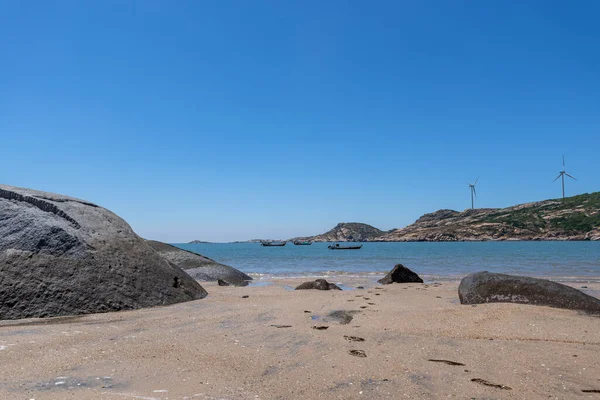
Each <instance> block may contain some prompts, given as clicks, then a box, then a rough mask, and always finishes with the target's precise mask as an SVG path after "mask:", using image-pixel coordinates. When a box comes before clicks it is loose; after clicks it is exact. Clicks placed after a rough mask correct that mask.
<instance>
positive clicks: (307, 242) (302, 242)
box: [292, 240, 312, 246]
mask: <svg viewBox="0 0 600 400" xmlns="http://www.w3.org/2000/svg"><path fill="white" fill-rule="evenodd" d="M292 243H294V244H295V245H296V246H310V245H311V244H312V242H311V241H310V240H294V241H293V242H292Z"/></svg>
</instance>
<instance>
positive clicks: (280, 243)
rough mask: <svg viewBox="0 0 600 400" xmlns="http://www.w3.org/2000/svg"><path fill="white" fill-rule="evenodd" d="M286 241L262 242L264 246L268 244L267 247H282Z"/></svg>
mask: <svg viewBox="0 0 600 400" xmlns="http://www.w3.org/2000/svg"><path fill="white" fill-rule="evenodd" d="M285 243H286V242H261V245H262V246H267V247H281V246H285Z"/></svg>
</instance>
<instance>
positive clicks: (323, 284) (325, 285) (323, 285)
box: [296, 279, 342, 290]
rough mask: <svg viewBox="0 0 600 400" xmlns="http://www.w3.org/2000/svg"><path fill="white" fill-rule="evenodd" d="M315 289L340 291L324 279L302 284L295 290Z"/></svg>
mask: <svg viewBox="0 0 600 400" xmlns="http://www.w3.org/2000/svg"><path fill="white" fill-rule="evenodd" d="M305 289H317V290H342V289H341V288H340V287H339V286H337V285H336V284H335V283H329V282H327V281H326V280H325V279H317V280H315V281H312V282H304V283H303V284H301V285H300V286H298V287H297V288H296V290H305Z"/></svg>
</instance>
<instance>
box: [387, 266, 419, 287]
mask: <svg viewBox="0 0 600 400" xmlns="http://www.w3.org/2000/svg"><path fill="white" fill-rule="evenodd" d="M377 282H379V283H381V284H382V285H389V284H390V283H394V282H395V283H407V282H417V283H423V279H421V277H420V276H419V275H417V274H415V273H414V272H412V271H411V270H410V269H408V268H406V267H405V266H404V265H402V264H396V266H394V268H393V269H392V270H391V271H390V272H388V274H387V275H386V276H384V277H383V278H381V279H380V280H378V281H377Z"/></svg>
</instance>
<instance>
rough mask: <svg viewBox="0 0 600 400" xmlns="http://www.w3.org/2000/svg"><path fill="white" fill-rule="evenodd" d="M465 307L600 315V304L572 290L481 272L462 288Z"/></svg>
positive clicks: (459, 290) (522, 277)
mask: <svg viewBox="0 0 600 400" xmlns="http://www.w3.org/2000/svg"><path fill="white" fill-rule="evenodd" d="M458 297H459V298H460V302H461V303H462V304H481V303H520V304H532V305H539V306H549V307H556V308H567V309H571V310H580V311H585V312H588V313H600V300H599V299H597V298H595V297H592V296H589V295H587V294H585V293H583V292H581V291H579V290H577V289H574V288H572V287H570V286H566V285H562V284H560V283H557V282H552V281H549V280H546V279H536V278H530V277H527V276H515V275H505V274H495V273H490V272H487V271H483V272H477V273H474V274H471V275H468V276H466V277H464V278H463V280H462V281H461V282H460V285H459V286H458Z"/></svg>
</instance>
